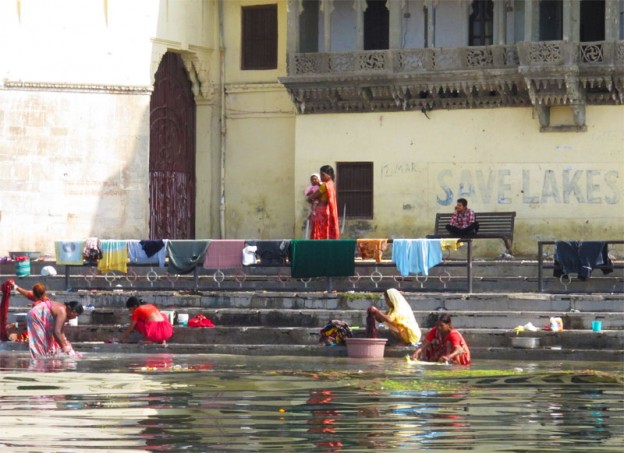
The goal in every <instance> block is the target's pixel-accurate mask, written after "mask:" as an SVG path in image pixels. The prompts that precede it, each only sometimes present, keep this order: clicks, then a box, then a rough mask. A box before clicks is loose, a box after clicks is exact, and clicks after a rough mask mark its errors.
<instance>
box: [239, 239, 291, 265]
mask: <svg viewBox="0 0 624 453" xmlns="http://www.w3.org/2000/svg"><path fill="white" fill-rule="evenodd" d="M245 244H246V245H255V246H256V247H257V248H258V249H257V250H256V258H257V259H258V262H259V264H260V265H263V264H268V265H279V264H286V263H287V262H288V253H289V250H290V239H275V240H266V239H261V240H253V241H252V240H248V241H245Z"/></svg>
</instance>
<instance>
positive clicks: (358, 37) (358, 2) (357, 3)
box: [353, 0, 368, 50]
mask: <svg viewBox="0 0 624 453" xmlns="http://www.w3.org/2000/svg"><path fill="white" fill-rule="evenodd" d="M366 8H368V3H366V0H354V1H353V9H354V10H355V50H364V13H365V12H366Z"/></svg>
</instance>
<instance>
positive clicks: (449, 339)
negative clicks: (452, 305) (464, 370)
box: [412, 314, 470, 365]
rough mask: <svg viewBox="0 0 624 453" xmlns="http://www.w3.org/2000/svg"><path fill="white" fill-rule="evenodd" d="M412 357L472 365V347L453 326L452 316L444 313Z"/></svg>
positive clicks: (425, 360)
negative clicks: (469, 346) (469, 347)
mask: <svg viewBox="0 0 624 453" xmlns="http://www.w3.org/2000/svg"><path fill="white" fill-rule="evenodd" d="M412 359H416V360H422V361H423V362H443V363H453V364H455V365H470V349H468V344H466V340H464V337H463V336H462V334H461V333H459V332H458V331H457V330H455V329H454V328H453V325H452V324H451V316H450V315H447V314H443V315H442V316H440V318H439V319H438V322H437V324H436V326H435V327H433V328H432V329H431V330H430V331H429V332H428V333H427V336H426V337H425V340H424V341H423V343H422V346H421V347H420V348H418V349H417V350H416V352H414V354H412Z"/></svg>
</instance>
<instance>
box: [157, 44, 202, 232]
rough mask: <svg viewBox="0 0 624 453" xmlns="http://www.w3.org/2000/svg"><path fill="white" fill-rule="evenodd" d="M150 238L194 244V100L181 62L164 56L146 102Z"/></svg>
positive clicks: (173, 55)
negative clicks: (183, 240) (189, 241)
mask: <svg viewBox="0 0 624 453" xmlns="http://www.w3.org/2000/svg"><path fill="white" fill-rule="evenodd" d="M149 159H150V160H149V178H150V238H151V239H194V238H195V100H194V98H193V91H192V89H191V82H190V80H189V78H188V74H187V72H186V68H185V67H184V63H183V62H182V58H181V57H180V56H179V55H177V54H174V53H166V54H165V56H164V57H163V59H162V61H161V62H160V66H159V67H158V71H157V72H156V80H155V82H154V92H153V93H152V98H151V102H150V158H149Z"/></svg>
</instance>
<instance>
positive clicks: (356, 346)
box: [345, 338, 388, 359]
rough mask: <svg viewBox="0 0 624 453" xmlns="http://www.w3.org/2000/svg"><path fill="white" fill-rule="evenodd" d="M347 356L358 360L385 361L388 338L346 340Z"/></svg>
mask: <svg viewBox="0 0 624 453" xmlns="http://www.w3.org/2000/svg"><path fill="white" fill-rule="evenodd" d="M345 341H346V342H347V354H348V356H349V357H352V358H356V359H383V356H384V351H385V349H386V341H388V339H386V338H346V339H345Z"/></svg>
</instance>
